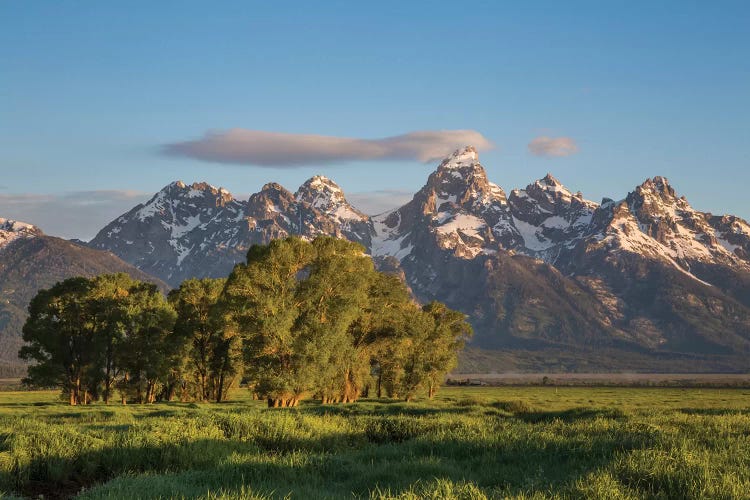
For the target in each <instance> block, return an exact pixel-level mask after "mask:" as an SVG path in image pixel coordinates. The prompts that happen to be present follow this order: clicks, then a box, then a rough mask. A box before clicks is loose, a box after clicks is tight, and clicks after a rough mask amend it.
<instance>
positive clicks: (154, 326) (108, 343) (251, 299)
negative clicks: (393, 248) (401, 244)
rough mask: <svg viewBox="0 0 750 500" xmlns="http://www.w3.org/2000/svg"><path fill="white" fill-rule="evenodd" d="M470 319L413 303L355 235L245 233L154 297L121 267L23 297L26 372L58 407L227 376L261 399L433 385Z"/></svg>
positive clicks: (217, 397) (209, 383) (189, 386)
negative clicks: (239, 247) (232, 256)
mask: <svg viewBox="0 0 750 500" xmlns="http://www.w3.org/2000/svg"><path fill="white" fill-rule="evenodd" d="M471 333H472V330H471V327H470V325H469V324H468V323H467V321H466V316H465V315H463V314H461V313H459V312H457V311H453V310H451V309H449V308H448V307H446V306H445V305H444V304H441V303H439V302H431V303H429V304H427V305H424V306H420V305H419V304H417V303H416V302H415V301H414V300H413V299H412V298H411V296H410V293H409V290H408V288H407V287H406V286H405V285H404V283H402V281H401V280H400V279H399V278H398V277H397V276H394V275H390V274H384V273H380V272H377V271H376V270H375V268H374V266H373V262H372V259H371V258H370V257H369V256H367V255H366V254H365V253H364V249H363V247H362V246H360V245H358V244H356V243H352V242H350V241H347V240H340V239H336V238H331V237H319V238H316V239H315V240H313V241H312V242H308V241H304V240H302V239H299V238H295V237H291V238H287V239H284V240H274V241H272V242H271V243H270V244H269V245H255V246H253V247H251V248H250V250H249V251H248V254H247V262H246V263H244V264H238V265H236V266H235V268H234V270H233V271H232V273H231V274H230V275H229V277H227V278H221V279H209V278H206V279H189V280H186V281H184V282H183V283H182V284H181V285H180V287H179V288H177V289H175V290H172V291H171V292H170V293H169V294H168V296H167V297H165V296H164V295H163V294H162V293H161V292H160V291H159V290H158V288H157V287H156V286H155V285H153V284H150V283H144V282H140V281H136V280H133V279H131V278H130V277H129V276H128V275H126V274H110V275H101V276H97V277H94V278H90V279H87V278H82V277H78V278H70V279H67V280H65V281H62V282H60V283H58V284H56V285H55V286H53V287H52V288H50V289H48V290H42V291H40V292H39V293H38V294H37V295H36V297H34V299H33V300H32V301H31V303H30V305H29V318H28V320H27V321H26V323H25V325H24V327H23V339H24V341H25V342H26V344H25V345H24V347H22V348H21V350H20V352H19V356H20V357H21V358H22V359H25V360H28V361H31V362H32V363H33V364H32V365H31V366H30V367H29V370H28V376H27V379H26V382H27V383H29V384H32V385H36V386H45V387H52V386H55V387H59V388H60V389H62V391H63V393H64V394H66V395H67V397H69V401H70V404H71V405H76V404H88V403H91V402H92V401H96V400H103V401H104V402H105V403H109V402H110V401H111V400H112V399H113V398H115V397H117V396H119V398H120V401H121V402H122V403H123V404H126V403H128V402H133V403H152V402H154V401H160V400H173V399H180V400H183V401H216V402H221V401H223V400H225V398H226V397H227V392H228V390H229V388H231V387H232V386H234V385H237V384H238V383H239V382H240V381H243V382H244V383H246V384H247V387H248V388H249V389H250V390H251V391H252V392H253V394H254V396H256V397H258V398H262V399H265V400H267V402H268V405H269V406H274V407H277V406H296V405H297V404H298V403H299V401H300V400H302V399H305V398H317V399H319V400H321V401H322V402H323V403H336V402H343V403H347V402H353V401H356V400H357V399H358V398H360V397H368V396H377V397H384V396H385V397H390V398H400V399H404V400H406V401H410V400H412V399H413V398H414V397H416V396H417V395H419V394H420V393H426V394H427V395H428V396H429V397H432V396H433V395H434V393H435V391H436V390H437V389H438V387H439V386H440V384H441V382H442V379H443V377H444V375H445V374H446V373H447V372H448V371H449V370H451V369H452V368H453V367H455V365H456V361H457V353H458V351H459V350H460V349H461V347H462V346H463V344H464V342H465V341H466V339H467V338H468V337H469V336H470V335H471Z"/></svg>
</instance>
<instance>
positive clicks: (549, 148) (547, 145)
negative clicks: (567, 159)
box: [528, 136, 578, 158]
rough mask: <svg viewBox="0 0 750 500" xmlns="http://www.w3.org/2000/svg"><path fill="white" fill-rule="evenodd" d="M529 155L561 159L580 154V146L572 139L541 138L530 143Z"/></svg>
mask: <svg viewBox="0 0 750 500" xmlns="http://www.w3.org/2000/svg"><path fill="white" fill-rule="evenodd" d="M528 147H529V153H531V154H533V155H534V156H546V157H548V158H559V157H562V156H570V155H573V154H576V153H577V152H578V145H577V144H576V141H575V140H574V139H573V138H572V137H547V136H540V137H537V138H535V139H534V140H532V141H531V142H530V143H529V146H528Z"/></svg>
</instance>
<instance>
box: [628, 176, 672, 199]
mask: <svg viewBox="0 0 750 500" xmlns="http://www.w3.org/2000/svg"><path fill="white" fill-rule="evenodd" d="M636 191H637V192H638V193H639V194H646V193H654V194H658V195H660V196H662V197H671V198H674V197H675V190H674V188H673V187H672V186H670V185H669V180H667V178H666V177H662V176H660V175H657V176H656V177H653V178H651V179H646V180H645V181H644V182H643V184H641V185H640V186H638V188H637V189H636Z"/></svg>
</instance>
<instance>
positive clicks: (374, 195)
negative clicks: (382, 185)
mask: <svg viewBox="0 0 750 500" xmlns="http://www.w3.org/2000/svg"><path fill="white" fill-rule="evenodd" d="M413 196H414V193H413V192H412V191H401V190H397V189H383V190H379V191H364V192H359V193H349V194H347V195H346V200H347V201H348V202H349V203H351V204H352V206H354V207H355V208H357V209H358V210H359V211H360V212H363V213H366V214H368V215H377V214H382V213H383V212H385V211H387V210H391V209H393V208H398V207H400V206H401V205H403V204H404V203H406V202H407V201H409V200H411V199H412V197H413Z"/></svg>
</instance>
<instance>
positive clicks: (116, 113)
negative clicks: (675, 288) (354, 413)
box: [0, 0, 750, 239]
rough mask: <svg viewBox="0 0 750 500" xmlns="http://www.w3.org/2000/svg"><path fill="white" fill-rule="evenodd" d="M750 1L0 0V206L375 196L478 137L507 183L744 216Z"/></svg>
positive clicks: (410, 182)
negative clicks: (272, 187) (179, 186)
mask: <svg viewBox="0 0 750 500" xmlns="http://www.w3.org/2000/svg"><path fill="white" fill-rule="evenodd" d="M748 26H750V2H747V1H736V2H735V1H717V2H705V1H700V2H698V1H689V0H684V1H679V2H677V1H674V2H673V1H666V0H665V1H660V2H653V1H632V0H630V1H607V2H601V1H570V2H559V1H537V2H522V1H518V2H497V1H487V2H478V1H477V2H473V1H463V2H441V1H431V2H418V1H414V2H403V1H398V2H391V1H378V2H351V1H347V2H334V1H330V2H286V1H276V2H254V1H242V2H232V1H217V2H205V1H204V2H191V1H179V2H178V1H160V2H153V1H148V2H145V1H144V2H138V1H133V2H101V1H93V0H91V1H64V0H62V1H35V0H7V1H4V2H0V217H6V218H15V219H19V220H23V221H26V222H31V223H34V224H37V225H39V226H40V227H41V228H42V229H43V230H44V231H45V232H47V233H48V234H53V235H58V236H63V237H78V238H82V239H88V238H91V237H92V236H94V234H95V233H96V231H97V230H98V229H99V228H101V227H103V226H104V225H105V224H106V223H107V222H109V221H110V220H112V219H113V218H115V217H116V216H117V215H119V214H120V213H123V212H125V211H126V210H127V209H129V208H130V207H132V206H134V205H135V204H137V203H140V202H142V201H145V200H146V199H148V198H149V197H150V196H151V195H152V194H153V193H154V192H156V191H158V190H159V189H160V188H162V187H163V186H164V185H166V184H168V183H170V182H172V181H174V180H178V179H180V180H183V181H185V182H188V183H190V182H194V181H206V182H209V183H211V184H213V185H216V186H223V187H225V188H226V189H228V190H230V191H231V192H232V193H234V194H235V195H237V196H238V197H243V198H244V197H247V196H248V195H249V194H250V193H252V192H255V191H258V190H259V189H260V188H261V187H262V186H263V184H265V183H267V182H270V181H275V182H279V183H281V184H282V185H284V186H286V187H287V188H288V189H290V190H292V191H294V190H296V188H297V187H298V186H299V185H300V184H302V183H303V182H304V181H305V180H306V179H307V178H309V177H311V176H312V175H315V174H323V175H326V176H328V177H330V178H332V179H334V180H335V181H336V182H337V183H338V184H339V185H340V186H341V187H342V188H343V189H344V191H345V192H346V193H347V195H348V197H349V198H350V199H351V200H352V201H353V202H354V204H355V205H356V206H358V207H359V208H361V209H363V210H365V211H366V212H370V213H374V212H377V211H382V210H384V209H386V208H390V207H394V206H398V205H399V204H401V203H403V202H404V201H406V200H407V199H409V197H410V194H411V193H413V192H414V191H416V190H417V189H419V188H420V187H421V186H422V185H423V184H424V182H425V179H426V177H427V175H428V174H429V173H430V172H431V171H432V170H434V169H435V167H436V165H437V163H439V160H437V159H436V158H438V157H439V156H441V155H442V154H444V151H445V152H449V151H446V150H450V149H451V148H453V147H454V146H455V145H457V144H459V143H462V142H471V143H474V145H475V146H477V147H478V149H479V150H480V158H481V161H482V164H483V165H484V166H485V168H486V170H487V173H488V176H489V178H490V180H492V181H493V182H495V183H497V184H499V185H500V186H502V187H503V188H504V189H505V190H506V191H510V190H511V189H513V188H515V187H524V186H526V185H527V184H529V183H531V182H533V181H534V180H535V179H538V178H541V177H543V176H544V175H545V174H546V173H547V172H551V173H552V174H553V175H555V176H556V177H557V178H558V179H560V180H561V181H562V182H563V183H564V184H565V185H566V186H568V187H569V188H570V189H571V190H573V191H579V190H580V191H582V192H583V194H584V196H586V197H587V198H589V199H592V200H595V201H599V200H600V199H601V198H602V197H605V196H606V197H610V198H613V199H621V198H624V197H625V196H626V194H627V193H628V191H631V190H632V189H634V187H635V186H636V185H638V184H640V183H641V182H643V181H644V180H645V179H646V178H648V177H653V176H656V175H662V176H666V177H668V178H669V179H670V182H671V184H672V185H673V186H674V187H675V188H676V189H677V191H678V193H679V194H681V195H685V196H686V197H687V198H688V200H689V201H690V202H691V204H692V205H693V206H694V207H695V208H697V209H700V210H704V211H709V212H712V213H716V214H719V213H732V214H736V215H740V216H742V217H744V218H750V205H749V204H748V196H747V192H748V187H749V186H750V121H749V120H748V116H749V115H750V57H748V54H750V30H749V29H748V28H747V27H748Z"/></svg>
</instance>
